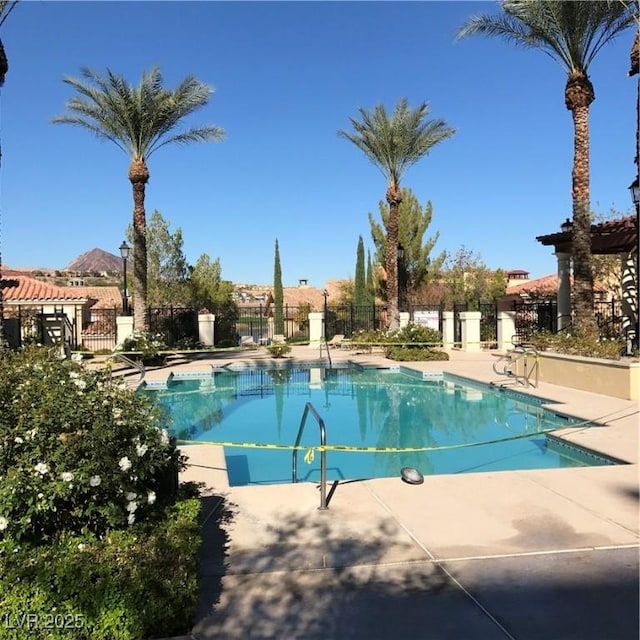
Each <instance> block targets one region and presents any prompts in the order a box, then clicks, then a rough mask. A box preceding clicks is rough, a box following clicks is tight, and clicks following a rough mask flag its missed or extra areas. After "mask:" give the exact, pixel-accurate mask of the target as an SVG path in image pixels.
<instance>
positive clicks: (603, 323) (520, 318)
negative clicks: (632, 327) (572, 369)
mask: <svg viewBox="0 0 640 640" xmlns="http://www.w3.org/2000/svg"><path fill="white" fill-rule="evenodd" d="M513 310H514V312H515V328H516V339H517V340H518V342H522V341H526V340H528V339H529V338H530V337H531V336H532V335H533V334H534V333H536V332H538V331H549V332H551V333H557V332H558V331H559V329H558V303H557V302H556V300H542V301H541V300H531V301H529V300H515V301H514V302H513ZM594 315H595V319H596V323H597V325H598V330H599V333H600V337H602V338H621V337H622V336H623V335H624V332H623V321H624V317H623V314H622V303H621V302H620V300H597V301H596V302H595V303H594ZM572 317H573V314H572ZM570 326H571V323H569V324H568V327H567V329H568V328H569V327H570Z"/></svg>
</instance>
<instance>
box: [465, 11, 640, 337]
mask: <svg viewBox="0 0 640 640" xmlns="http://www.w3.org/2000/svg"><path fill="white" fill-rule="evenodd" d="M500 5H501V8H502V13H500V14H497V15H483V16H477V17H473V18H471V19H470V20H469V21H468V22H467V23H466V24H465V25H463V26H462V27H461V29H460V30H459V31H458V34H457V37H458V39H460V38H466V37H468V36H473V35H476V34H482V35H487V36H496V37H501V38H504V39H505V40H506V41H507V42H510V43H513V44H515V45H517V46H522V47H525V48H529V49H538V50H540V51H542V52H544V53H546V54H547V55H548V56H550V57H551V58H552V59H554V60H555V61H556V62H558V63H560V65H561V66H562V67H563V68H564V70H565V71H566V72H567V82H566V85H565V93H564V95H565V105H566V107H567V109H569V111H571V115H572V118H573V131H574V155H573V170H572V199H573V239H572V245H573V249H572V253H573V276H574V291H573V294H574V295H573V297H574V303H575V310H576V325H577V329H578V330H581V331H583V332H590V331H593V330H594V328H595V321H594V316H593V271H592V265H591V214H590V202H589V201H590V193H589V178H590V170H589V106H590V105H591V103H592V102H593V101H594V100H595V97H596V96H595V92H594V89H593V85H592V84H591V80H590V79H589V74H588V71H589V66H590V65H591V63H592V62H593V60H594V58H595V56H596V55H597V53H598V52H599V51H600V49H602V47H604V46H605V45H606V44H608V43H610V42H612V41H613V40H614V38H615V37H616V36H618V35H619V34H620V33H621V32H622V31H623V30H624V29H626V28H627V27H629V26H630V25H631V24H632V23H633V20H634V11H635V9H634V7H633V6H632V5H629V6H627V5H625V4H624V3H621V2H618V3H614V2H603V1H595V2H594V1H592V0H580V1H567V0H502V1H501V2H500Z"/></svg>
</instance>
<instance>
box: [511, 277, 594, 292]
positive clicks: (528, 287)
mask: <svg viewBox="0 0 640 640" xmlns="http://www.w3.org/2000/svg"><path fill="white" fill-rule="evenodd" d="M569 279H570V281H571V283H573V276H569ZM557 291H558V276H557V275H556V274H551V275H548V276H543V277H542V278H537V279H536V280H528V281H527V282H523V283H522V284H514V285H511V286H510V287H507V290H506V292H505V295H506V296H520V295H523V294H526V295H529V296H531V297H532V298H536V297H538V298H551V297H554V296H555V295H556V293H557ZM594 291H596V292H603V291H606V287H605V286H603V285H602V284H601V283H597V282H596V283H594Z"/></svg>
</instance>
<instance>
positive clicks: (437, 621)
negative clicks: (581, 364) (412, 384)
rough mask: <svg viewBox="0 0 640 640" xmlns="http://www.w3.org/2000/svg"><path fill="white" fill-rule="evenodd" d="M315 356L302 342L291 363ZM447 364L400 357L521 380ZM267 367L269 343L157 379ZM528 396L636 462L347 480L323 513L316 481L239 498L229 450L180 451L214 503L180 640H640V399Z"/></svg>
mask: <svg viewBox="0 0 640 640" xmlns="http://www.w3.org/2000/svg"><path fill="white" fill-rule="evenodd" d="M318 354H319V352H318V349H310V348H308V347H295V348H294V349H293V351H292V353H291V357H289V358H288V360H290V361H295V360H298V361H312V360H316V359H318ZM450 355H451V359H450V360H449V361H448V362H428V363H422V362H420V363H415V362H411V363H401V364H403V366H407V367H409V368H412V369H417V370H421V371H434V372H437V371H446V372H450V373H455V374H458V375H462V376H465V377H468V378H471V379H474V380H479V381H482V382H487V383H491V382H493V383H494V384H505V383H506V384H507V385H508V386H514V385H513V381H512V380H509V379H507V378H505V377H502V376H497V375H496V374H495V373H494V372H493V369H492V363H493V361H494V360H495V358H494V357H493V356H492V355H490V354H488V353H477V354H468V353H463V352H456V351H454V352H451V354H450ZM331 357H332V359H333V361H334V362H336V361H338V360H353V361H354V362H358V363H359V364H365V365H367V364H368V365H375V366H393V365H397V364H398V363H395V362H392V361H389V360H386V359H385V358H384V357H383V356H382V355H379V354H375V353H374V354H360V355H355V354H353V353H352V352H348V351H342V350H339V349H334V350H332V351H331ZM256 359H260V360H270V358H269V356H268V355H267V354H266V351H265V350H264V349H261V350H258V351H253V352H252V351H249V352H245V353H236V354H232V353H228V354H218V355H216V356H212V357H207V358H204V357H202V358H198V359H196V360H192V361H184V362H182V361H180V360H179V359H176V360H175V361H174V362H170V366H169V367H163V368H161V369H156V370H151V371H149V372H148V373H147V377H146V379H147V380H148V381H163V380H166V377H167V375H168V373H169V372H170V371H175V372H198V371H200V372H208V371H210V367H211V364H217V365H220V364H224V363H226V362H232V361H237V360H241V361H244V360H246V361H251V360H256ZM517 389H518V391H521V392H524V393H531V394H532V395H535V396H538V397H543V398H546V399H548V400H550V401H551V406H552V408H553V409H554V410H556V411H558V412H559V413H566V414H568V415H572V416H576V417H579V418H582V419H588V420H593V421H596V422H597V423H598V424H599V425H602V426H598V427H592V428H589V429H577V430H563V432H561V433H562V436H563V437H565V438H566V439H567V440H569V441H571V442H574V443H575V444H578V445H580V446H583V447H586V448H588V449H591V450H594V451H596V452H600V453H603V454H606V455H608V456H612V457H615V458H618V459H620V460H623V461H625V462H627V463H628V464H623V465H615V466H601V467H582V468H568V469H554V470H527V471H502V472H486V473H469V474H460V475H442V476H427V477H425V481H424V483H423V484H421V485H409V484H406V483H404V482H402V481H401V479H400V478H399V477H398V478H383V479H376V480H365V481H353V482H341V483H340V484H338V485H337V487H336V489H335V491H334V492H333V494H332V495H331V500H330V503H329V509H328V510H326V511H321V510H319V509H318V506H319V492H318V487H317V485H316V484H314V483H299V484H295V485H293V484H289V485H267V486H243V487H229V486H228V482H227V478H226V470H225V463H224V455H223V452H222V450H221V448H219V447H212V446H208V445H189V446H186V447H183V451H184V452H185V453H186V454H187V455H188V458H189V466H188V468H187V469H186V471H185V472H184V474H183V478H182V479H183V480H193V481H197V482H200V483H202V486H203V495H204V496H205V497H204V499H203V504H204V509H203V532H204V544H203V548H202V555H201V566H200V585H201V600H200V608H199V612H198V617H197V622H196V624H195V626H194V628H193V630H192V634H191V635H190V636H185V638H196V639H209V638H225V639H235V638H238V639H239V638H243V639H245V638H265V639H266V638H276V639H280V638H282V639H287V640H289V639H297V638H300V639H303V638H304V639H305V640H316V639H317V640H325V639H326V640H332V639H336V640H341V639H343V638H344V639H349V638H354V639H356V638H363V639H365V638H367V639H372V640H375V639H380V640H384V639H386V638H391V639H395V637H396V636H402V635H408V634H411V635H410V637H412V638H419V639H423V638H424V639H429V640H431V639H434V640H440V639H447V640H448V639H451V640H475V639H478V640H493V639H496V640H498V639H500V640H502V639H505V638H506V639H515V640H537V639H541V640H542V639H543V638H544V640H556V639H557V640H570V639H575V640H608V639H609V638H611V639H615V640H626V639H627V638H628V639H629V640H637V638H638V636H639V604H640V595H639V586H638V580H639V567H638V558H639V543H640V535H639V532H640V526H639V524H640V523H639V510H638V507H639V485H638V483H639V476H638V430H639V417H638V403H637V402H634V401H628V400H620V399H616V398H611V397H608V396H603V395H597V394H593V393H588V392H584V391H577V390H573V389H569V388H564V387H560V386H557V385H550V384H545V383H540V385H539V388H537V389H531V388H530V389H525V388H524V387H522V386H521V385H519V386H518V387H517ZM327 429H328V430H329V429H330V425H327Z"/></svg>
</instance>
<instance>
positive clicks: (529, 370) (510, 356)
mask: <svg viewBox="0 0 640 640" xmlns="http://www.w3.org/2000/svg"><path fill="white" fill-rule="evenodd" d="M531 359H533V363H531ZM520 362H522V374H519V373H518V370H519V368H520ZM501 364H502V368H500V365H501ZM493 370H494V371H495V373H497V374H498V375H500V376H507V377H509V378H514V379H515V382H516V384H523V385H524V386H525V387H536V388H537V387H538V378H539V374H540V371H539V364H538V351H537V349H536V348H535V347H533V346H531V345H527V344H523V345H518V346H517V347H514V348H513V349H510V350H509V351H507V353H506V354H505V355H503V356H502V357H500V358H499V359H498V360H496V361H495V362H494V363H493ZM532 378H533V381H532Z"/></svg>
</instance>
